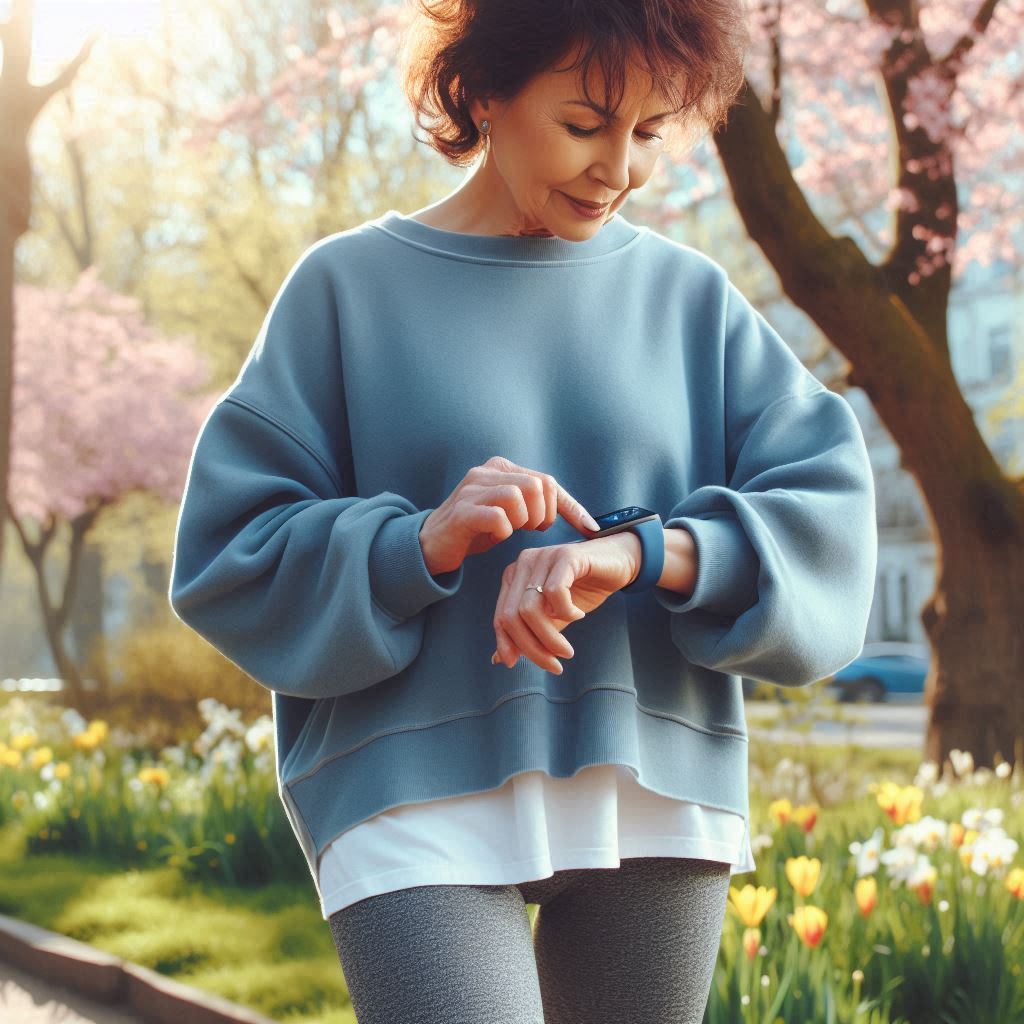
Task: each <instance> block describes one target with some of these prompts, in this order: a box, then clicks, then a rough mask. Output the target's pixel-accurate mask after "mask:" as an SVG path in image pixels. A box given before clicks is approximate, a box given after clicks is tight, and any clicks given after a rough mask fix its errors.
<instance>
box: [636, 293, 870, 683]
mask: <svg viewBox="0 0 1024 1024" xmlns="http://www.w3.org/2000/svg"><path fill="white" fill-rule="evenodd" d="M724 344H725V356H724V400H725V408H724V442H725V461H726V464H725V479H726V480H727V481H728V485H727V486H724V487H721V486H713V485H709V486H704V487H699V488H697V489H696V490H695V491H693V492H692V493H690V494H688V495H687V496H686V497H685V498H683V499H682V500H681V501H680V502H679V503H678V504H677V505H676V506H674V507H673V508H672V510H671V512H670V514H669V517H668V518H667V519H666V520H665V522H664V525H665V527H666V528H673V527H684V528H685V529H687V530H688V531H689V532H690V533H691V534H692V535H693V538H694V543H695V547H696V553H697V579H696V584H695V587H694V590H693V593H692V594H691V595H690V596H689V597H688V598H687V599H685V600H684V599H683V596H682V595H681V594H677V593H675V592H673V591H671V590H667V589H665V588H664V587H655V588H654V594H655V596H656V599H657V601H658V602H659V603H660V604H661V605H662V606H663V607H665V608H666V609H668V610H669V611H670V612H672V613H673V614H672V616H671V620H670V628H671V633H672V639H673V642H674V643H675V645H676V646H677V647H678V648H679V650H680V651H681V652H682V654H683V655H684V656H685V657H686V658H687V660H689V661H690V662H692V663H693V664H695V665H701V666H704V667H705V668H710V669H714V670H716V671H720V672H728V673H732V674H735V675H741V676H746V677H749V678H751V679H759V680H763V681H765V682H770V683H775V684H778V685H780V686H789V687H796V686H807V685H809V684H810V683H813V682H815V681H816V680H819V679H823V678H825V677H826V676H829V675H831V674H833V673H834V672H836V671H838V670H839V669H840V668H842V667H843V666H845V665H848V664H849V663H850V662H851V661H852V660H853V659H854V658H856V657H857V655H858V654H859V653H860V650H861V648H862V646H863V642H864V637H865V633H866V630H867V623H868V616H869V613H870V610H871V603H872V599H873V596H874V583H875V569H876V563H877V554H878V537H877V524H876V518H875V490H874V478H873V476H872V472H871V463H870V460H869V458H868V453H867V448H866V446H865V443H864V437H863V434H862V432H861V429H860V424H859V423H858V422H857V418H856V416H855V415H854V413H853V410H852V408H851V407H850V405H849V403H848V402H847V401H846V400H845V399H844V398H843V397H842V396H841V395H838V394H836V393H835V392H832V391H830V390H829V389H828V388H826V387H824V386H823V385H822V384H821V383H820V382H819V381H818V380H817V378H816V377H815V376H814V375H813V374H812V373H811V372H810V371H809V370H808V369H807V368H806V367H805V366H804V365H803V364H802V363H801V362H800V360H799V359H798V358H797V357H796V356H795V355H794V354H793V352H792V351H791V350H790V349H789V347H788V346H787V345H786V344H785V342H784V341H783V340H782V338H781V337H780V336H779V335H778V334H777V333H776V331H775V330H774V329H773V328H772V327H771V325H770V324H769V323H768V322H767V321H766V320H765V319H764V317H763V316H761V314H760V313H758V312H757V310H755V309H754V307H753V306H751V305H750V303H749V302H748V301H747V300H746V298H745V297H744V296H743V295H742V294H741V293H740V292H739V291H738V290H737V289H736V288H735V286H734V285H732V284H731V283H729V284H728V286H727V302H726V312H725V339H724Z"/></svg>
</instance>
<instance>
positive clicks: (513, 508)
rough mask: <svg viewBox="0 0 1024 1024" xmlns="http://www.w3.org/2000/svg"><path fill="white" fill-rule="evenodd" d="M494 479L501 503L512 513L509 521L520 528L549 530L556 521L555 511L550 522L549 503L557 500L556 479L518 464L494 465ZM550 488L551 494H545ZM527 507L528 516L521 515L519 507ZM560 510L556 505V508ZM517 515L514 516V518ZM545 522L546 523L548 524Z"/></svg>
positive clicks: (494, 487) (494, 485)
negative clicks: (547, 479)
mask: <svg viewBox="0 0 1024 1024" xmlns="http://www.w3.org/2000/svg"><path fill="white" fill-rule="evenodd" d="M493 472H494V474H495V475H494V482H493V484H492V485H491V486H492V489H493V490H494V491H495V492H496V496H497V497H498V499H499V500H500V501H501V504H502V506H503V507H504V508H505V510H506V512H508V514H509V521H510V522H511V523H512V524H513V525H515V524H516V523H518V524H519V525H518V527H517V528H518V529H525V530H540V529H544V530H546V529H547V528H548V526H550V525H551V523H552V522H554V513H552V514H551V521H550V522H548V515H549V512H548V503H549V501H550V503H551V504H552V505H554V504H555V497H554V490H555V486H556V485H555V483H554V481H553V480H552V481H551V483H550V484H549V483H546V482H545V480H544V476H545V474H543V473H535V472H534V471H533V470H529V469H522V468H520V467H518V466H516V467H515V469H514V470H511V471H506V470H500V469H495V470H493ZM546 490H547V491H551V492H552V494H551V497H550V498H549V497H548V496H547V494H546ZM523 507H525V509H526V519H525V520H523V519H522V518H521V512H520V509H521V508H523ZM555 511H557V509H556V510H555ZM513 517H515V518H513ZM545 524H546V525H545Z"/></svg>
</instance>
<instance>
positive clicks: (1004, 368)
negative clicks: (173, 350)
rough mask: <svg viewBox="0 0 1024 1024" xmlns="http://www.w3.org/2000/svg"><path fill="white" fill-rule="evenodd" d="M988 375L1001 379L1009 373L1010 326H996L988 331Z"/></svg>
mask: <svg viewBox="0 0 1024 1024" xmlns="http://www.w3.org/2000/svg"><path fill="white" fill-rule="evenodd" d="M988 361H989V373H990V374H991V375H992V376H993V377H1001V376H1003V375H1004V374H1007V373H1009V372H1010V363H1011V362H1012V360H1011V348H1010V325H1009V324H998V325H996V326H995V327H990V328H989V329H988Z"/></svg>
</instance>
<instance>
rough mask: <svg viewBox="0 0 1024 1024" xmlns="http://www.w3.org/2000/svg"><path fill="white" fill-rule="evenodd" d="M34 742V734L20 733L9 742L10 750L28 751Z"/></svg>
mask: <svg viewBox="0 0 1024 1024" xmlns="http://www.w3.org/2000/svg"><path fill="white" fill-rule="evenodd" d="M35 742H36V734H35V733H34V732H21V733H18V735H17V736H15V737H14V738H13V739H12V740H11V748H12V749H13V750H28V748H29V747H31V746H33V745H34V744H35Z"/></svg>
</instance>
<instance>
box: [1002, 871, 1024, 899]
mask: <svg viewBox="0 0 1024 1024" xmlns="http://www.w3.org/2000/svg"><path fill="white" fill-rule="evenodd" d="M1005 885H1006V888H1007V890H1008V891H1009V892H1010V893H1012V894H1013V895H1014V896H1016V897H1017V899H1019V900H1024V868H1014V869H1013V870H1012V871H1011V872H1009V874H1007V876H1006V882H1005Z"/></svg>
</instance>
